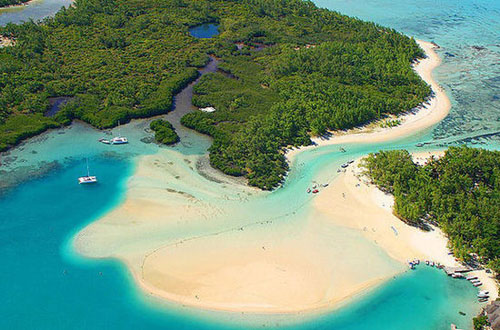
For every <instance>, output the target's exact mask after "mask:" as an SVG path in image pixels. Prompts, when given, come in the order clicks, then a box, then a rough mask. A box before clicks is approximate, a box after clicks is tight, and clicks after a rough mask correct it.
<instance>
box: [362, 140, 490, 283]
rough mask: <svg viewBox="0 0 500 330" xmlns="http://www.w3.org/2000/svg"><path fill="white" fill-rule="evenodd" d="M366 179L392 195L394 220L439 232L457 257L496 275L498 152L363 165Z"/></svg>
mask: <svg viewBox="0 0 500 330" xmlns="http://www.w3.org/2000/svg"><path fill="white" fill-rule="evenodd" d="M362 165H363V166H364V167H365V168H366V172H365V173H366V175H368V177H369V178H370V179H371V180H372V182H373V183H374V184H375V185H377V187H379V188H380V189H381V190H383V191H385V192H387V193H390V194H393V195H394V214H395V215H396V216H397V217H399V218H400V219H401V220H403V221H405V222H406V223H408V224H410V225H412V226H417V227H420V228H423V229H426V228H428V225H429V224H434V225H437V226H439V227H440V228H441V229H442V230H443V232H444V233H445V234H446V235H447V236H448V238H449V244H450V247H451V248H452V251H453V253H454V255H455V256H457V257H458V258H460V260H462V261H463V262H465V263H469V264H472V265H475V264H478V263H479V264H483V265H487V267H489V268H491V269H492V270H494V271H495V272H496V273H497V274H499V273H500V244H499V237H500V152H498V151H489V150H484V149H475V148H468V147H451V148H449V149H448V150H446V152H445V153H444V155H443V156H442V157H439V158H434V157H431V159H430V160H429V161H427V163H426V164H425V165H418V164H415V163H414V162H413V159H412V156H411V155H410V153H408V151H406V150H392V151H380V152H378V153H375V154H370V155H369V156H368V157H366V158H365V159H364V160H363V164H362Z"/></svg>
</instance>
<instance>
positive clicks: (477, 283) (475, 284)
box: [472, 282, 483, 287]
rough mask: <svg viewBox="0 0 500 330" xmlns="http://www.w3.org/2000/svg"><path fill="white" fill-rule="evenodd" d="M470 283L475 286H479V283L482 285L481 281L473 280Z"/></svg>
mask: <svg viewBox="0 0 500 330" xmlns="http://www.w3.org/2000/svg"><path fill="white" fill-rule="evenodd" d="M472 285H474V286H476V287H477V286H481V285H483V283H481V282H474V283H472Z"/></svg>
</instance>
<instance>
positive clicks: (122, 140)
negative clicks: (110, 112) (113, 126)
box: [111, 122, 128, 144]
mask: <svg viewBox="0 0 500 330" xmlns="http://www.w3.org/2000/svg"><path fill="white" fill-rule="evenodd" d="M119 126H120V122H118V136H115V137H114V138H112V139H111V144H127V143H128V139H127V138H126V137H124V136H121V134H120V128H119Z"/></svg>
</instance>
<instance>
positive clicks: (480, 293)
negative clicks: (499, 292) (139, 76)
mask: <svg viewBox="0 0 500 330" xmlns="http://www.w3.org/2000/svg"><path fill="white" fill-rule="evenodd" d="M489 293H490V292H489V291H486V290H482V291H479V293H478V294H477V296H478V297H479V296H480V295H488V294H489Z"/></svg>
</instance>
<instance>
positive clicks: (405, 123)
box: [285, 40, 451, 161]
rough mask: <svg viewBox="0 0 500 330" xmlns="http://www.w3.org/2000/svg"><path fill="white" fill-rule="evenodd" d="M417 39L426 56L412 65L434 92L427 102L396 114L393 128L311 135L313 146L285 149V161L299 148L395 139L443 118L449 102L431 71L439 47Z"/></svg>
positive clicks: (290, 159) (439, 59) (439, 60)
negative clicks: (399, 114)
mask: <svg viewBox="0 0 500 330" xmlns="http://www.w3.org/2000/svg"><path fill="white" fill-rule="evenodd" d="M416 41H417V43H418V44H419V45H420V47H421V48H422V49H423V50H424V52H425V54H426V55H427V57H426V58H424V59H421V60H420V61H419V62H417V63H416V64H415V65H414V70H415V71H416V72H417V73H418V75H419V76H420V77H421V78H422V79H423V80H424V81H425V82H426V83H427V84H429V85H430V86H431V88H432V91H433V92H434V96H433V97H432V98H431V99H430V100H429V101H428V102H427V103H424V105H423V106H421V107H420V108H419V109H415V112H409V113H407V114H404V115H401V116H398V117H397V119H399V120H401V124H400V125H398V126H396V127H386V128H381V127H376V128H370V127H369V126H368V127H367V126H365V127H362V128H355V129H351V130H348V131H341V132H330V133H331V136H330V137H329V138H322V137H313V138H312V139H311V140H312V141H313V145H310V146H303V147H300V148H294V149H287V150H286V154H285V156H286V158H287V159H288V161H292V160H293V158H294V157H295V155H297V154H298V153H299V152H301V151H304V150H308V149H312V148H316V147H321V146H327V145H338V144H347V143H363V142H370V143H374V142H384V141H389V140H394V139H396V138H400V137H405V136H408V135H412V134H414V133H417V132H419V131H422V130H424V129H426V128H429V127H431V126H433V125H435V124H437V123H439V122H440V121H441V120H443V119H444V118H445V117H446V116H447V115H448V113H449V112H450V108H451V102H450V99H449V98H448V96H447V95H446V93H445V91H444V90H443V88H442V87H440V86H439V84H438V83H437V82H436V81H435V80H434V78H433V76H432V71H433V70H434V69H435V68H436V67H438V66H439V65H440V64H441V58H440V57H439V56H438V54H437V53H436V52H435V49H437V47H438V46H437V45H435V44H433V43H431V42H427V41H422V40H416Z"/></svg>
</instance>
